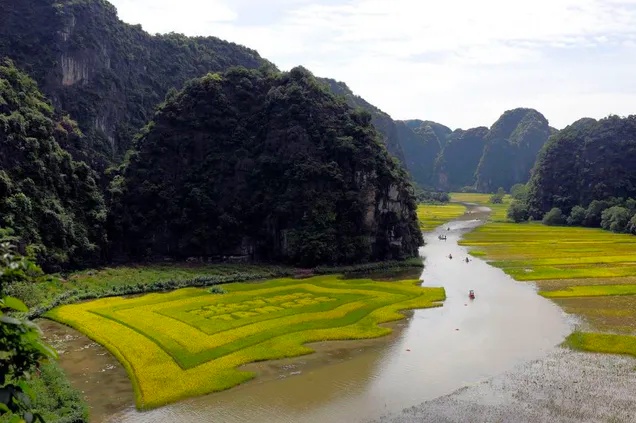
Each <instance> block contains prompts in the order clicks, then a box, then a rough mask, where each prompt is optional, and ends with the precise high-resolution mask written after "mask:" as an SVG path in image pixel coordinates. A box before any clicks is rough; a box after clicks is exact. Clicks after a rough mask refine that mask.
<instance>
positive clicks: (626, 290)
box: [542, 285, 636, 298]
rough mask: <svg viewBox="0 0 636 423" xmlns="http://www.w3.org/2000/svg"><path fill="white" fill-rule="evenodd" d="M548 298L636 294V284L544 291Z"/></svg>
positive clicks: (543, 293) (573, 287) (575, 287)
mask: <svg viewBox="0 0 636 423" xmlns="http://www.w3.org/2000/svg"><path fill="white" fill-rule="evenodd" d="M542 295H543V296H544V297H546V298H569V297H607V296H611V295H636V285H588V286H580V285H579V286H572V287H569V288H567V289H563V290H560V291H543V292H542Z"/></svg>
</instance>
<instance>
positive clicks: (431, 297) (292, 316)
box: [46, 275, 445, 409]
mask: <svg viewBox="0 0 636 423" xmlns="http://www.w3.org/2000/svg"><path fill="white" fill-rule="evenodd" d="M418 282H419V281H418V280H402V281H397V282H379V281H374V280H371V279H343V278H341V277H339V276H338V275H331V276H318V277H313V278H307V279H274V280H269V281H266V282H262V283H234V284H227V285H224V286H223V287H224V290H225V292H226V293H225V294H212V293H210V292H209V291H208V290H204V289H197V288H186V289H180V290H177V291H173V292H170V293H165V294H148V295H144V296H140V297H134V298H123V297H113V298H104V299H100V300H95V301H90V302H85V303H80V304H73V305H66V306H62V307H58V308H56V309H53V310H52V311H50V312H49V313H47V315H46V317H48V318H50V319H53V320H56V321H59V322H61V323H65V324H67V325H69V326H71V327H73V328H75V329H77V330H79V331H81V332H83V333H84V334H86V335H87V336H88V337H90V338H92V339H93V340H95V341H96V342H98V343H100V344H102V345H104V346H105V347H106V348H108V349H109V350H110V351H111V352H112V353H113V355H115V357H117V359H118V360H119V361H120V362H121V363H122V364H123V366H124V367H125V369H126V370H127V372H128V375H129V377H130V379H131V381H132V383H133V387H134V390H135V396H136V403H137V407H138V408H140V409H149V408H153V407H158V406H161V405H164V404H167V403H171V402H174V401H177V400H179V399H183V398H186V397H191V396H196V395H202V394H206V393H209V392H214V391H220V390H224V389H228V388H231V387H232V386H235V385H237V384H240V383H242V382H245V381H247V380H249V379H251V378H253V377H254V374H253V373H251V372H246V371H241V370H239V369H238V367H239V366H241V365H243V364H247V363H251V362H256V361H263V360H271V359H278V358H285V357H293V356H298V355H302V354H308V353H311V352H312V350H311V348H309V347H307V346H306V345H305V344H306V343H309V342H314V341H326V340H345V339H362V338H375V337H380V336H383V335H387V334H388V333H390V332H391V329H389V328H386V327H381V326H379V324H380V323H385V322H390V321H394V320H399V319H402V318H404V315H403V314H402V313H400V311H402V310H408V309H415V308H426V307H435V306H438V305H440V301H443V300H444V299H445V294H444V290H443V288H422V287H420V286H418Z"/></svg>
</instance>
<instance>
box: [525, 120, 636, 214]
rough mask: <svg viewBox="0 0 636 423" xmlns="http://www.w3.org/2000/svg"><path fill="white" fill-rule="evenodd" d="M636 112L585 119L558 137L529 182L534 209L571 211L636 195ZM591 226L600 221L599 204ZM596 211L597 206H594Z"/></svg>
mask: <svg viewBox="0 0 636 423" xmlns="http://www.w3.org/2000/svg"><path fill="white" fill-rule="evenodd" d="M634 163H636V116H629V117H627V118H620V117H618V116H610V117H608V118H605V119H601V120H599V121H596V120H593V119H582V120H579V121H577V122H575V123H574V124H572V125H570V126H568V127H567V128H565V129H563V130H562V131H561V132H559V133H558V134H557V135H555V136H553V137H552V138H551V139H550V141H549V142H548V144H547V145H546V146H545V148H544V149H543V151H542V152H541V154H540V156H539V158H538V160H537V164H536V167H535V171H534V175H533V177H532V179H531V180H530V183H529V192H528V205H529V207H530V213H531V214H532V215H533V216H534V217H535V218H540V216H542V215H543V213H545V212H547V211H548V210H550V209H551V208H552V207H558V208H560V209H561V210H563V212H564V213H566V214H569V213H570V211H571V210H572V209H573V208H574V206H577V205H578V206H582V207H584V208H588V207H590V206H591V205H592V204H591V203H593V202H594V201H597V202H599V201H608V200H611V199H612V198H622V199H627V198H636V173H634ZM599 206H601V204H600V203H596V205H595V207H596V208H598V209H599V210H597V211H596V212H594V213H592V214H594V216H592V215H590V216H589V219H588V220H590V219H591V220H594V221H593V222H592V221H589V222H588V224H589V225H593V226H597V225H599V224H600V219H601V216H600V214H601V211H602V210H603V209H605V208H607V207H609V206H608V205H605V207H599ZM590 212H592V210H590Z"/></svg>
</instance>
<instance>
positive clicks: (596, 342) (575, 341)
mask: <svg viewBox="0 0 636 423" xmlns="http://www.w3.org/2000/svg"><path fill="white" fill-rule="evenodd" d="M564 345H566V346H568V347H570V348H573V349H577V350H581V351H590V352H602V353H607V354H626V355H631V356H634V357H636V336H626V335H614V334H608V333H587V332H574V333H572V334H571V335H570V336H569V337H568V338H567V339H566V340H565V343H564Z"/></svg>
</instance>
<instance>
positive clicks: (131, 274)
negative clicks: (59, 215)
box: [7, 258, 423, 317]
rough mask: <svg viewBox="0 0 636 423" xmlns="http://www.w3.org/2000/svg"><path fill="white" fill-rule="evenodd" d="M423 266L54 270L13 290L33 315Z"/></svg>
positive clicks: (175, 266)
mask: <svg viewBox="0 0 636 423" xmlns="http://www.w3.org/2000/svg"><path fill="white" fill-rule="evenodd" d="M422 266H423V264H422V260H421V259H420V258H412V259H407V260H401V261H397V260H396V261H385V262H376V263H365V264H360V265H355V266H340V267H317V268H314V269H297V268H292V267H284V266H271V265H254V264H223V263H220V264H185V263H170V264H148V265H139V266H121V267H107V268H102V269H94V270H85V271H81V272H75V273H72V274H70V275H67V276H66V277H64V276H62V275H52V276H49V277H47V278H46V279H42V280H40V281H38V282H37V283H28V284H23V283H17V284H13V285H11V286H9V287H8V290H7V291H8V292H7V293H8V294H9V295H12V296H15V297H18V298H20V299H22V300H24V301H25V302H26V303H27V305H28V306H29V307H30V308H31V317H38V316H40V315H42V314H44V313H46V312H47V311H48V310H50V309H52V308H54V307H57V306H59V305H64V304H72V303H75V302H78V301H83V300H90V299H97V298H104V297H112V296H117V295H133V294H143V293H148V292H166V291H170V290H175V289H180V288H185V287H205V286H212V285H218V284H224V283H231V282H244V281H250V280H263V279H270V278H278V277H294V276H295V277H306V276H311V275H323V274H333V273H344V274H357V273H370V272H379V271H399V270H403V269H412V268H421V267H422Z"/></svg>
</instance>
